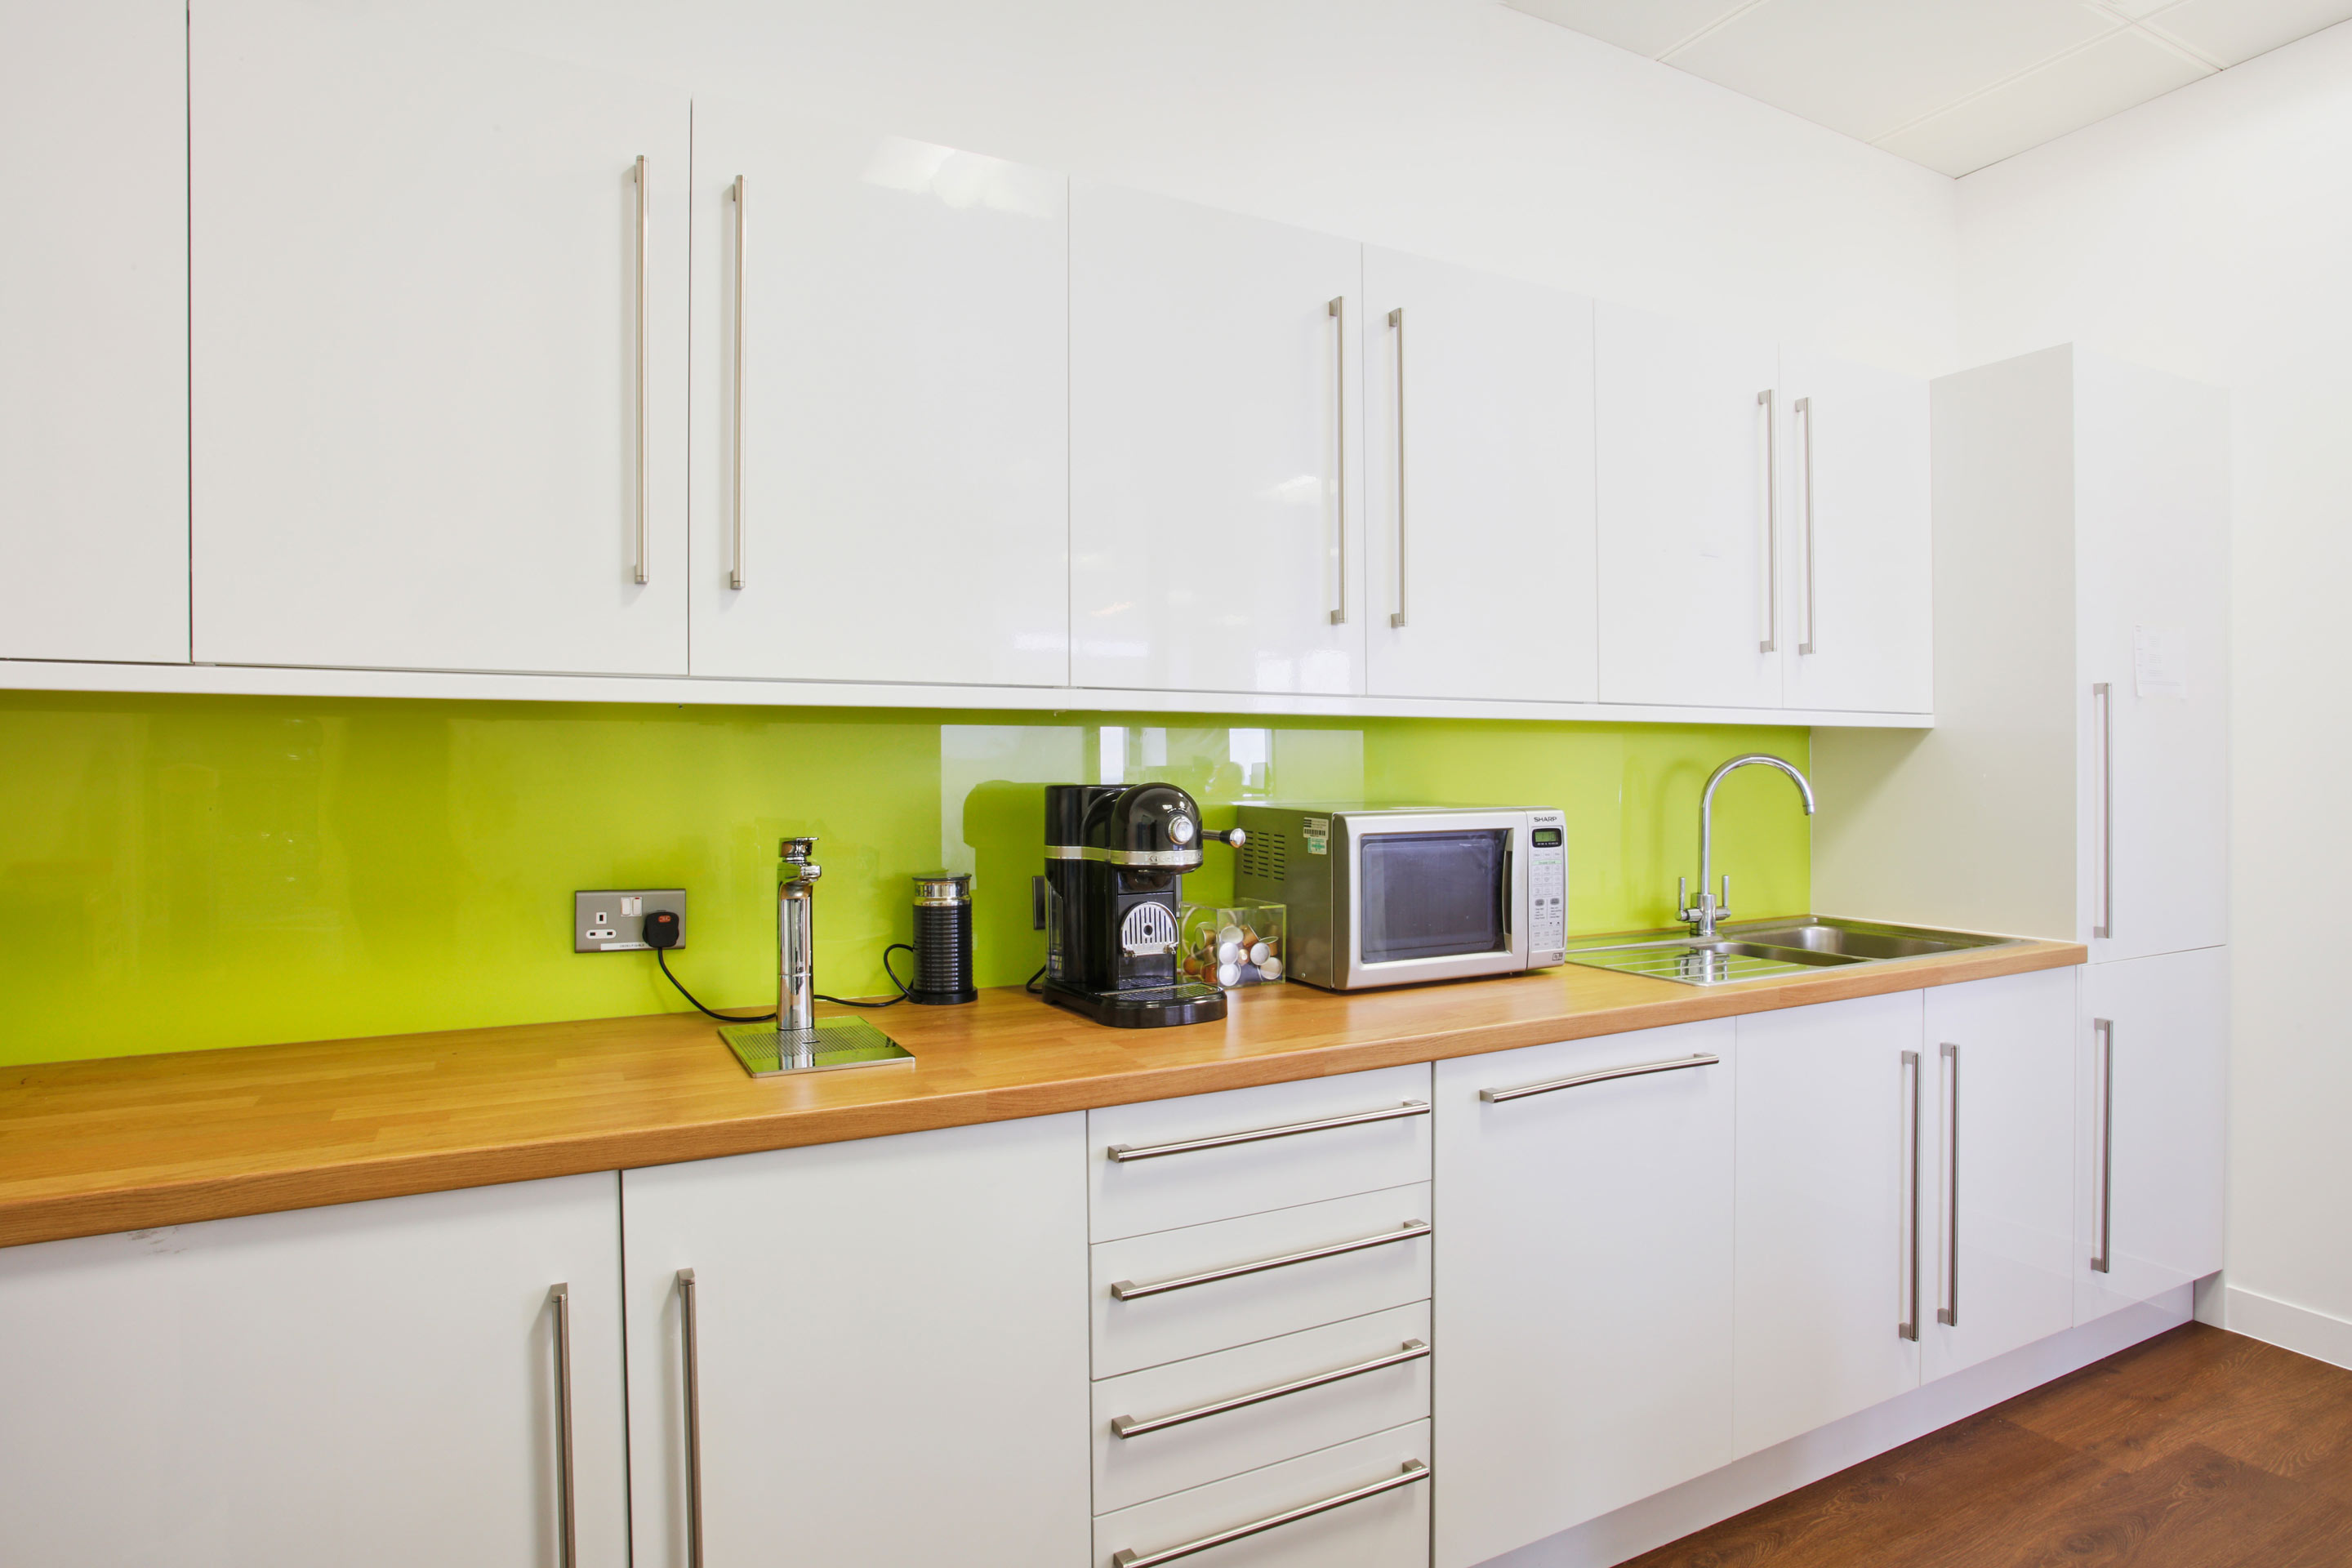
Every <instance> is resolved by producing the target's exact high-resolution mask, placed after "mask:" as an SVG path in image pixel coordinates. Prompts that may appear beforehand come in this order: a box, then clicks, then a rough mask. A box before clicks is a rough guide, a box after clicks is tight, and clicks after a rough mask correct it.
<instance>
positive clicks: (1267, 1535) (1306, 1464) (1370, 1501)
mask: <svg viewBox="0 0 2352 1568" xmlns="http://www.w3.org/2000/svg"><path fill="white" fill-rule="evenodd" d="M1431 1484H1432V1475H1431V1469H1430V1443H1429V1423H1428V1422H1426V1421H1416V1422H1414V1423H1412V1425H1411V1426H1398V1427H1393V1428H1391V1430H1389V1431H1386V1432H1376V1433H1374V1434H1372V1435H1371V1436H1369V1437H1360V1438H1358V1439H1357V1440H1356V1441H1354V1442H1352V1443H1342V1444H1339V1446H1337V1447H1329V1448H1321V1449H1318V1450H1317V1451H1316V1452H1314V1453H1311V1454H1303V1455H1301V1456H1299V1457H1298V1458H1294V1459H1286V1460H1284V1461H1283V1462H1282V1463H1280V1464H1277V1465H1268V1466H1265V1468H1261V1469H1255V1470H1250V1471H1247V1472H1245V1473H1244V1474H1242V1475H1238V1476H1234V1477H1232V1478H1230V1479H1225V1480H1222V1481H1217V1482H1214V1483H1213V1484H1211V1485H1209V1486H1204V1487H1194V1488H1193V1489H1192V1490H1190V1491H1182V1492H1178V1493H1176V1494H1175V1495H1174V1496H1172V1497H1164V1498H1160V1499H1159V1500H1156V1501H1153V1502H1147V1503H1140V1504H1138V1505H1137V1506H1136V1507H1134V1508H1128V1509H1121V1510H1118V1512H1116V1513H1108V1514H1105V1515H1103V1516H1102V1517H1101V1518H1100V1519H1097V1521H1095V1550H1094V1558H1093V1562H1094V1565H1095V1568H1156V1565H1157V1564H1159V1563H1171V1562H1175V1561H1177V1560H1178V1558H1179V1557H1180V1556H1181V1557H1191V1556H1192V1555H1194V1552H1182V1551H1180V1549H1181V1548H1184V1547H1193V1548H1195V1549H1196V1550H1197V1551H1199V1552H1201V1559H1200V1560H1201V1561H1202V1563H1204V1564H1207V1563H1213V1564H1215V1568H1427V1564H1428V1563H1429V1505H1430V1487H1431ZM1216 1538H1223V1539H1224V1540H1225V1541H1226V1542H1230V1543H1229V1544H1219V1545H1216V1546H1213V1547H1210V1546H1204V1545H1203V1543H1204V1542H1209V1541H1211V1540H1213V1539H1216ZM1122 1552H1126V1553H1130V1554H1131V1555H1129V1556H1126V1557H1124V1558H1122V1557H1121V1556H1120V1553H1122ZM872 1561H875V1562H883V1561H889V1560H888V1559H883V1558H876V1559H873V1560H872ZM959 1561H961V1559H959Z"/></svg>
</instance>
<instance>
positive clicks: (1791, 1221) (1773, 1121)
mask: <svg viewBox="0 0 2352 1568" xmlns="http://www.w3.org/2000/svg"><path fill="white" fill-rule="evenodd" d="M1920 1025H1921V1004H1920V996H1919V993H1917V992H1916V991H1913V992H1907V993H1903V994H1896V995H1892V996H1871V997H1864V998H1861V999H1858V1000H1855V1001H1851V1002H1831V1003H1826V1004H1822V1005H1818V1006H1811V1007H1791V1008H1790V1009H1788V1010H1786V1011H1784V1012H1777V1013H1753V1014H1749V1015H1748V1016H1745V1017H1742V1018H1741V1019H1740V1020H1739V1021H1738V1028H1739V1064H1740V1065H1739V1116H1738V1123H1739V1131H1738V1287H1737V1289H1736V1292H1735V1294H1736V1297H1737V1300H1738V1334H1737V1345H1738V1348H1737V1350H1736V1352H1735V1354H1734V1365H1735V1366H1736V1368H1737V1386H1736V1392H1735V1394H1734V1401H1733V1410H1734V1441H1733V1449H1734V1451H1735V1452H1736V1453H1738V1454H1752V1453H1754V1452H1756V1451H1757V1450H1758V1449H1759V1448H1768V1447H1771V1446H1772V1445H1773V1444H1775V1443H1778V1442H1780V1441H1782V1440H1783V1439H1784V1438H1789V1437H1794V1436H1798V1435H1799V1434H1800V1433H1804V1432H1810V1431H1811V1430H1813V1429H1814V1428H1815V1427H1818V1426H1827V1425H1829V1423H1831V1422H1832V1421H1835V1420H1837V1419H1839V1418H1840V1417H1842V1416H1846V1415H1853V1413H1854V1412H1855V1411H1857V1410H1864V1409H1867V1408H1868V1407H1869V1406H1871V1405H1876V1404H1877V1403H1879V1402H1880V1401H1881V1400H1884V1399H1891V1398H1893V1397H1894V1396H1895V1394H1901V1393H1903V1392H1904V1391H1905V1390H1906V1389H1909V1388H1913V1387H1916V1385H1917V1384H1918V1382H1919V1342H1918V1328H1917V1325H1918V1323H1919V1321H1920V1319H1921V1316H1922V1313H1923V1311H1924V1313H1925V1315H1926V1317H1927V1320H1928V1321H1933V1319H1934V1306H1933V1302H1932V1300H1930V1298H1929V1292H1930V1291H1931V1290H1932V1285H1930V1284H1929V1283H1928V1280H1927V1276H1926V1275H1925V1273H1924V1272H1923V1270H1924V1267H1925V1264H1926V1262H1927V1257H1926V1252H1925V1249H1926V1247H1927V1245H1928V1240H1927V1237H1924V1236H1923V1235H1922V1234H1921V1229H1922V1226H1921V1224H1920V1223H1919V1222H1921V1221H1924V1220H1927V1219H1928V1218H1929V1216H1928V1213H1927V1202H1926V1199H1925V1197H1924V1195H1923V1194H1922V1191H1921V1186H1920V1183H1921V1181H1922V1179H1923V1178H1924V1177H1925V1176H1926V1174H1927V1170H1926V1165H1925V1155H1924V1152H1923V1150H1922V1148H1921V1143H1920V1140H1919V1136H1918V1134H1919V1133H1920V1132H1921V1131H1924V1129H1925V1127H1926V1121H1925V1117H1926V1115H1927V1104H1928V1096H1927V1089H1928V1083H1929V1081H1930V1080H1929V1079H1927V1078H1923V1077H1922V1073H1923V1064H1922V1063H1921V1061H1920V1059H1919V1047H1920ZM1924 1070H1925V1071H1926V1072H1927V1073H1928V1074H1929V1075H1932V1068H1925V1069H1924Z"/></svg>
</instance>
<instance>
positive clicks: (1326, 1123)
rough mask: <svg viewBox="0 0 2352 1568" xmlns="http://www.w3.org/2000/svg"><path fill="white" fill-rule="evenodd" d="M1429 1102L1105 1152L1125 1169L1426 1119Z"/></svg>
mask: <svg viewBox="0 0 2352 1568" xmlns="http://www.w3.org/2000/svg"><path fill="white" fill-rule="evenodd" d="M1428 1114H1429V1106H1428V1104H1427V1103H1426V1102H1425V1101H1423V1100H1406V1101H1405V1102H1404V1103H1403V1104H1402V1105H1399V1106H1395V1107H1392V1108H1391V1109H1389V1110H1359V1111H1356V1112H1354V1113H1353V1114H1352V1115H1348V1116H1327V1117H1324V1118H1323V1119H1322V1120H1321V1121H1291V1122H1286V1123H1285V1124H1283V1125H1282V1126H1280V1127H1258V1128H1253V1129H1252V1130H1251V1131H1247V1132H1220V1133H1218V1134H1216V1135H1215V1136H1214V1137H1212V1138H1187V1139H1185V1140H1184V1141H1183V1142H1178V1143H1146V1144H1145V1145H1143V1146H1142V1147H1141V1148H1137V1147H1135V1146H1134V1145H1132V1144H1129V1143H1114V1144H1112V1145H1111V1146H1110V1147H1109V1148H1108V1150H1106V1151H1105V1152H1106V1153H1108V1155H1109V1156H1110V1157H1111V1158H1112V1159H1113V1160H1115V1161H1117V1162H1118V1163H1120V1164H1122V1165H1124V1164H1128V1163H1131V1162H1133V1161H1136V1160H1157V1159H1160V1157H1161V1156H1163V1155H1167V1154H1190V1153H1192V1152H1195V1151H1196V1150H1201V1149H1230V1148H1232V1147H1233V1146H1234V1144H1236V1143H1261V1142H1265V1140H1266V1139H1268V1138H1295V1137H1297V1135H1298V1134H1300V1133H1302V1132H1322V1131H1328V1130H1329V1129H1331V1128H1334V1127H1360V1126H1362V1125H1363V1124H1364V1123H1365V1122H1368V1121H1397V1120H1398V1119H1399V1118H1401V1117H1407V1116H1426V1115H1428Z"/></svg>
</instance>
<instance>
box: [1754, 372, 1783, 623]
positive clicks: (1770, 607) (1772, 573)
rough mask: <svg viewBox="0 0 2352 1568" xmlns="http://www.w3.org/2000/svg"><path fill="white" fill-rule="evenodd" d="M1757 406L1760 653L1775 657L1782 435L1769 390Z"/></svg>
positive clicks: (1759, 396) (1778, 621)
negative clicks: (1760, 440) (1760, 441)
mask: <svg viewBox="0 0 2352 1568" xmlns="http://www.w3.org/2000/svg"><path fill="white" fill-rule="evenodd" d="M1756 405H1757V406H1758V407H1759V408H1761V409H1762V410H1764V563H1763V564H1764V570H1763V573H1762V574H1761V575H1762V577H1763V580H1764V638H1763V640H1762V641H1761V642H1760V643H1759V644H1758V645H1757V651H1758V652H1759V653H1773V652H1777V651H1778V650H1779V648H1780V420H1779V416H1778V414H1777V413H1776V412H1775V410H1774V407H1773V403H1772V389H1771V388H1770V387H1769V386H1768V387H1766V388H1765V389H1764V390H1763V391H1761V392H1759V393H1758V394H1757V395H1756Z"/></svg>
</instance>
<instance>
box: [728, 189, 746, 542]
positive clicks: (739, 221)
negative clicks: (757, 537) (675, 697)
mask: <svg viewBox="0 0 2352 1568" xmlns="http://www.w3.org/2000/svg"><path fill="white" fill-rule="evenodd" d="M733 195H734V197H735V549H734V552H733V554H734V560H733V561H732V562H731V563H730V564H729V566H728V569H727V585H728V586H729V587H730V588H740V587H741V586H742V585H743V338H744V325H743V263H744V258H745V255H746V252H747V251H748V250H749V248H750V236H751V219H750V218H749V217H748V216H745V212H746V209H745V207H744V205H743V176H742V175H740V174H738V175H736V176H735V189H734V192H733Z"/></svg>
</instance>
